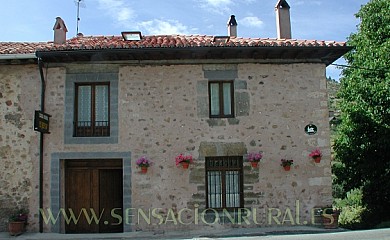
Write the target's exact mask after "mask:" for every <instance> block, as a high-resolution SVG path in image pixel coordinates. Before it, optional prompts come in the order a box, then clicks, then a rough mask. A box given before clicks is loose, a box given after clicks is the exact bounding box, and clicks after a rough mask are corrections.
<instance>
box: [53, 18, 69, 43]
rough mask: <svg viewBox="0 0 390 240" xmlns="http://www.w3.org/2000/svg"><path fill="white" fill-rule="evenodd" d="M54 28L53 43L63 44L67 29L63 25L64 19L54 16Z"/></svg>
mask: <svg viewBox="0 0 390 240" xmlns="http://www.w3.org/2000/svg"><path fill="white" fill-rule="evenodd" d="M53 30H54V43H55V44H63V43H65V42H66V32H67V31H68V29H67V28H66V26H65V22H64V20H62V19H61V18H60V17H56V23H55V24H54V27H53Z"/></svg>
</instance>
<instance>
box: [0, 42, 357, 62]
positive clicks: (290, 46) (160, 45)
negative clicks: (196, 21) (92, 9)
mask: <svg viewBox="0 0 390 240" xmlns="http://www.w3.org/2000/svg"><path fill="white" fill-rule="evenodd" d="M215 38H216V37H215V36H206V35H152V36H143V37H142V39H141V40H140V41H125V40H123V38H122V37H121V36H79V37H74V38H71V39H68V40H67V41H66V43H64V44H54V43H53V42H46V43H44V42H40V43H25V42H24V43H23V42H19V43H18V42H14V43H11V42H8V43H7V42H0V55H1V54H27V53H34V52H36V54H37V56H38V57H49V56H54V55H56V56H57V58H56V61H62V60H65V59H59V58H58V56H60V55H61V54H64V53H66V54H67V56H68V57H69V54H71V55H72V56H73V59H68V60H69V61H70V60H75V59H74V57H75V56H76V55H83V54H96V53H102V54H106V53H108V52H110V53H111V54H113V53H114V52H115V54H118V53H119V52H121V53H123V52H126V54H127V55H128V54H129V53H134V54H136V53H138V54H141V52H143V53H145V52H152V51H153V52H156V50H157V51H158V52H159V54H160V55H161V54H167V53H173V52H175V53H176V56H171V58H172V59H174V58H176V57H179V59H180V58H182V57H183V54H181V55H180V56H177V53H179V52H181V53H184V52H187V54H188V51H190V52H192V53H195V52H196V53H200V52H203V53H204V54H206V55H207V54H208V58H211V57H219V56H215V54H217V53H218V54H221V53H222V52H224V54H225V57H228V56H227V55H231V54H233V53H235V54H241V55H240V56H236V57H235V58H238V57H240V58H246V57H253V54H255V55H258V56H259V55H260V57H262V58H267V57H270V56H271V57H272V53H276V52H279V53H278V54H281V55H278V56H274V57H272V58H275V59H276V58H286V57H294V56H295V57H297V55H299V53H298V52H302V51H303V52H307V53H309V52H310V54H313V53H317V54H318V53H320V55H318V56H313V57H319V58H323V57H327V58H329V57H330V59H327V60H326V61H327V62H329V61H334V60H336V59H337V58H339V57H341V56H342V55H343V54H344V53H346V52H348V51H349V50H350V47H347V45H346V43H345V42H335V41H318V40H298V39H272V38H242V37H230V38H228V40H227V41H215ZM266 50H267V51H266ZM336 50H337V51H336ZM281 51H282V52H281ZM335 51H336V52H335ZM210 53H213V54H214V56H211V55H210ZM243 53H244V54H243ZM288 53H290V55H291V54H292V55H291V56H290V55H289V54H288ZM204 54H203V55H204ZM226 54H227V55H226ZM248 54H251V55H248ZM286 54H287V56H286ZM143 57H145V56H143ZM163 57H167V56H166V55H165V56H161V59H163ZM199 57H200V58H203V57H204V56H199ZM231 57H232V56H231ZM301 57H309V56H308V55H307V54H304V56H301ZM131 58H133V59H134V58H137V56H135V55H134V56H132V57H131ZM154 58H156V56H154ZM190 58H192V57H190ZM95 59H96V58H95ZM120 59H122V57H121V58H120ZM51 60H54V59H51ZM85 60H87V59H85ZM107 60H112V58H109V59H107Z"/></svg>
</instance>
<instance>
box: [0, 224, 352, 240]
mask: <svg viewBox="0 0 390 240" xmlns="http://www.w3.org/2000/svg"><path fill="white" fill-rule="evenodd" d="M342 231H347V230H345V229H342V228H338V229H324V228H319V227H314V226H291V227H289V226H283V227H262V228H260V227H258V228H225V229H207V230H204V229H202V230H181V231H179V230H177V231H162V230H158V231H135V232H126V233H100V234H61V233H31V232H26V233H23V234H21V235H19V236H10V235H9V233H8V232H0V240H6V239H7V240H8V239H18V240H19V239H21V240H22V239H23V240H41V239H42V240H46V239H61V240H76V239H90V240H99V239H115V240H121V239H123V240H125V239H213V238H235V237H254V236H268V235H296V234H316V233H334V232H342Z"/></svg>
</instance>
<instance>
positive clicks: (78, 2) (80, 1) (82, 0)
mask: <svg viewBox="0 0 390 240" xmlns="http://www.w3.org/2000/svg"><path fill="white" fill-rule="evenodd" d="M74 4H75V5H76V6H77V28H76V36H77V35H79V22H80V7H82V8H85V7H86V5H85V0H74Z"/></svg>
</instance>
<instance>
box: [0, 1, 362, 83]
mask: <svg viewBox="0 0 390 240" xmlns="http://www.w3.org/2000/svg"><path fill="white" fill-rule="evenodd" d="M77 1H78V0H39V1H37V0H7V1H5V0H3V1H2V2H1V3H2V4H1V12H2V14H1V15H0V41H2V42H9V41H11V42H31V41H34V42H36V41H52V40H53V29H52V28H53V26H54V23H55V18H56V17H57V16H60V17H61V18H62V19H63V20H64V21H65V23H66V25H67V28H68V31H69V32H68V34H67V38H71V37H74V36H75V35H76V26H77V20H76V19H77V7H76V5H77V4H76V2H77ZM287 1H288V3H289V5H290V7H291V9H290V14H291V25H292V27H291V28H292V37H293V38H297V39H310V40H312V39H316V40H335V41H346V39H347V37H348V36H349V35H350V34H351V33H352V32H356V25H357V24H358V23H359V21H358V19H356V18H355V16H354V14H355V13H356V12H357V11H358V10H359V9H360V7H361V5H364V4H366V3H367V2H368V1H369V0H287ZM276 2H277V0H165V1H158V0H138V1H132V0H81V3H82V4H81V5H85V7H82V8H80V19H81V20H80V22H79V32H82V33H83V34H84V35H87V36H89V35H120V34H121V32H122V31H126V30H128V31H130V30H141V31H142V34H143V35H149V34H202V35H227V27H226V23H227V21H228V19H229V16H230V15H232V14H234V15H235V16H236V19H237V22H238V36H240V37H262V38H267V37H269V38H275V37H276V24H275V11H274V7H275V4H276ZM337 63H343V61H342V60H339V61H338V62H337ZM339 72H340V71H339V70H337V69H335V67H333V66H330V67H328V69H327V75H330V76H331V77H333V78H336V79H338V78H339V76H338V75H339Z"/></svg>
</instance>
